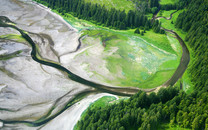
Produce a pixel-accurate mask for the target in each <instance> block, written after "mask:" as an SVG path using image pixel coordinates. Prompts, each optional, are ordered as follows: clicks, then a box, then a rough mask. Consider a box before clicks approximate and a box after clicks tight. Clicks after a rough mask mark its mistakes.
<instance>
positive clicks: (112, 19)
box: [35, 0, 151, 30]
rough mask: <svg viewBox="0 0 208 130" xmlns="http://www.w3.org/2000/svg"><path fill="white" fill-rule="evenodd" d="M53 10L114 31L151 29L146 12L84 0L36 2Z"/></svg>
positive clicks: (46, 0)
mask: <svg viewBox="0 0 208 130" xmlns="http://www.w3.org/2000/svg"><path fill="white" fill-rule="evenodd" d="M35 1H37V2H39V3H42V4H44V5H46V6H48V7H50V8H52V9H55V10H57V11H58V12H59V13H62V14H63V15H64V14H65V13H71V14H73V15H74V16H76V17H78V18H82V19H85V20H90V21H95V22H96V23H98V24H102V25H104V26H107V27H112V28H114V29H120V30H123V29H127V28H136V27H140V26H143V27H144V26H148V28H151V24H150V20H148V18H147V17H146V16H145V12H142V11H138V10H137V11H135V10H130V11H129V12H128V13H125V10H123V11H120V10H116V9H115V8H111V9H109V10H108V9H107V8H106V7H105V6H104V5H103V6H101V5H98V4H92V3H90V2H85V1H84V0H35Z"/></svg>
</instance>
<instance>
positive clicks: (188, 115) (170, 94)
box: [36, 0, 208, 130]
mask: <svg viewBox="0 0 208 130" xmlns="http://www.w3.org/2000/svg"><path fill="white" fill-rule="evenodd" d="M36 1H38V2H40V0H36ZM41 2H42V3H44V4H45V5H48V7H50V8H52V9H56V10H57V11H59V12H60V13H63V14H64V13H72V14H73V15H74V16H77V17H78V18H82V19H85V20H91V21H95V22H96V23H98V24H102V25H103V26H107V27H112V28H114V29H128V28H137V29H136V31H135V33H142V32H140V30H139V27H141V26H142V27H144V28H145V29H146V30H149V29H151V28H152V29H153V30H154V32H156V33H165V32H164V30H161V29H160V26H161V24H160V22H159V21H158V20H155V22H154V23H153V24H152V23H151V21H150V19H148V18H147V17H146V16H145V13H147V12H151V13H156V12H157V11H158V10H159V9H163V10H172V9H177V10H178V9H182V8H185V7H186V10H185V11H184V12H182V13H181V14H180V15H179V16H178V18H177V21H176V23H174V24H175V26H176V27H177V28H180V29H182V30H183V31H185V32H187V36H186V38H185V40H186V42H187V44H188V46H189V47H190V48H191V51H192V52H193V59H192V61H191V66H190V68H189V69H188V73H189V74H190V76H191V80H192V82H193V84H194V87H195V90H194V92H192V93H191V94H186V93H185V92H184V91H182V90H180V89H179V86H175V87H168V88H167V89H165V88H162V89H160V90H159V91H158V93H157V94H156V93H154V92H152V93H150V94H149V95H147V94H146V93H145V92H142V91H140V92H138V93H137V94H136V95H134V96H132V97H131V98H129V99H128V100H124V101H121V102H119V103H117V104H114V105H110V106H107V107H104V108H98V109H97V108H96V109H88V110H87V112H86V113H87V114H86V116H85V117H84V119H82V120H80V121H79V122H78V129H81V130H83V129H87V130H94V129H98V130H103V129H110V130H114V129H119V130H125V129H126V130H129V129H139V130H156V129H158V128H159V127H160V125H161V124H164V123H169V125H170V126H172V125H178V126H180V127H181V128H190V129H193V130H206V129H208V69H207V68H208V7H207V5H208V1H207V0H180V1H179V2H178V3H176V4H174V5H173V4H170V5H163V6H161V5H159V3H158V1H157V0H149V1H142V0H141V1H139V0H134V2H135V3H136V5H137V8H138V10H136V11H132V10H130V11H129V12H128V13H126V12H125V10H123V11H120V10H116V9H115V8H112V9H110V10H107V9H106V8H105V6H100V5H97V4H91V3H86V2H84V1H83V0H43V1H41ZM142 2H143V3H145V4H143V5H145V7H146V8H145V9H144V10H141V9H139V8H140V5H141V3H142Z"/></svg>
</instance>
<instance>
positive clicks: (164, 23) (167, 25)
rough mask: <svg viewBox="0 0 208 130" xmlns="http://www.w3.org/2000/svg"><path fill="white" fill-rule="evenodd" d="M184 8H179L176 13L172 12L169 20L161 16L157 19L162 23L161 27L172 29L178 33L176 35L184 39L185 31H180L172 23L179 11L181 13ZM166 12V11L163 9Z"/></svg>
mask: <svg viewBox="0 0 208 130" xmlns="http://www.w3.org/2000/svg"><path fill="white" fill-rule="evenodd" d="M183 11H184V10H179V11H177V12H176V13H174V14H173V17H172V19H171V20H167V19H164V18H161V19H160V20H159V21H160V22H161V23H162V27H164V28H166V29H170V30H174V31H175V32H177V33H178V35H179V36H180V37H181V38H182V39H185V36H186V34H187V33H186V32H184V31H182V30H181V29H178V28H176V27H175V25H174V23H175V22H176V20H177V17H178V15H179V14H180V13H182V12H183ZM164 12H166V11H164ZM171 21H173V24H172V23H171Z"/></svg>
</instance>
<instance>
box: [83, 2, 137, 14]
mask: <svg viewBox="0 0 208 130" xmlns="http://www.w3.org/2000/svg"><path fill="white" fill-rule="evenodd" d="M85 1H86V2H91V3H93V4H98V5H104V6H105V7H106V8H107V9H111V8H116V9H117V10H125V11H126V12H128V11H129V10H135V4H134V3H133V2H132V1H130V0H85Z"/></svg>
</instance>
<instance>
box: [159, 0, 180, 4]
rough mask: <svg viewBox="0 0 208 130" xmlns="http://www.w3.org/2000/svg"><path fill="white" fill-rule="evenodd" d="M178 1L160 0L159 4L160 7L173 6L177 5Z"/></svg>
mask: <svg viewBox="0 0 208 130" xmlns="http://www.w3.org/2000/svg"><path fill="white" fill-rule="evenodd" d="M178 1H179V0H160V4H161V5H167V4H175V3H177V2H178Z"/></svg>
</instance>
